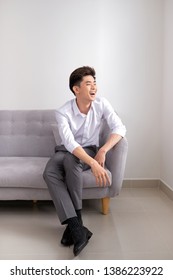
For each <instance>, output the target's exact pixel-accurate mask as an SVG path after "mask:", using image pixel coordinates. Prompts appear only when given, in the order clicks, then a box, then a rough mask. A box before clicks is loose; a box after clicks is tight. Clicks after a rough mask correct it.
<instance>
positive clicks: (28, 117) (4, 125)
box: [0, 110, 55, 157]
mask: <svg viewBox="0 0 173 280" xmlns="http://www.w3.org/2000/svg"><path fill="white" fill-rule="evenodd" d="M53 122H55V113H54V110H1V111H0V156H38V157H39V156H41V157H47V156H51V155H52V154H53V153H54V147H55V140H54V136H53V132H52V128H51V123H53Z"/></svg>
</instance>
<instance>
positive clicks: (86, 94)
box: [44, 66, 126, 256]
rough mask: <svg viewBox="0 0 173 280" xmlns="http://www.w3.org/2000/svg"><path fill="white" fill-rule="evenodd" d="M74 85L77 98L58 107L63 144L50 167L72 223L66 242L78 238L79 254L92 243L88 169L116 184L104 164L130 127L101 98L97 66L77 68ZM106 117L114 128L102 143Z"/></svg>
mask: <svg viewBox="0 0 173 280" xmlns="http://www.w3.org/2000/svg"><path fill="white" fill-rule="evenodd" d="M69 86H70V89H71V91H72V92H73V94H74V95H75V98H74V99H72V100H70V101H68V102H67V103H65V104H64V105H63V106H62V107H61V108H60V109H59V110H57V111H56V112H55V114H56V120H57V123H58V128H59V134H60V136H61V140H62V145H61V146H58V147H56V153H55V155H54V156H53V157H52V158H51V159H50V160H49V162H48V163H47V166H46V168H45V171H44V179H45V181H46V183H47V185H48V189H49V191H50V194H51V197H52V199H53V202H54V205H55V208H56V211H57V214H58V217H59V219H60V222H61V224H67V227H66V229H65V231H64V233H63V236H62V239H61V243H62V244H63V245H65V246H70V245H72V244H74V248H73V253H74V255H75V256H77V255H78V254H79V253H80V252H81V251H82V249H83V248H84V247H85V246H86V245H87V243H88V241H89V239H90V238H91V236H92V233H91V232H90V231H89V230H88V229H87V228H86V227H84V225H83V221H82V215H81V210H82V171H83V170H84V169H88V168H91V171H92V173H93V176H94V177H95V180H96V184H97V185H98V186H102V187H104V186H105V185H106V184H107V185H109V184H110V179H109V176H108V173H107V172H106V170H105V169H104V163H105V158H106V153H107V152H108V151H109V150H110V149H111V148H112V147H113V146H114V145H116V144H117V143H118V142H119V141H120V140H121V138H122V137H124V136H125V133H126V128H125V126H124V125H123V124H122V122H121V120H120V118H119V117H118V116H117V114H116V113H115V111H114V109H113V108H112V107H111V105H110V104H109V102H108V101H107V100H106V99H105V98H101V97H100V98H99V97H97V98H96V93H97V86H96V78H95V70H94V69H93V68H91V67H88V66H84V67H80V68H78V69H76V70H74V71H73V72H72V74H71V75H70V79H69ZM104 119H106V121H107V123H108V125H109V127H110V130H111V134H110V136H109V138H108V140H107V142H106V143H105V144H104V145H103V146H102V147H99V129H100V126H101V123H102V121H103V120H104Z"/></svg>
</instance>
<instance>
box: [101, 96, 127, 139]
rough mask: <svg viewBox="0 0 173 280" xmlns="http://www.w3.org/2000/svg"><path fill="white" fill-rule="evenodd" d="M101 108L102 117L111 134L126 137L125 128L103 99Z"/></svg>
mask: <svg viewBox="0 0 173 280" xmlns="http://www.w3.org/2000/svg"><path fill="white" fill-rule="evenodd" d="M103 106H104V110H103V117H104V119H105V120H106V121H107V124H108V126H109V128H110V130H111V134H118V135H120V136H122V137H124V136H125V135H126V127H125V125H124V124H123V123H122V121H121V119H120V117H119V116H118V115H117V113H116V112H115V110H114V109H113V107H112V106H111V104H110V103H109V102H108V101H107V100H106V99H105V98H104V99H103Z"/></svg>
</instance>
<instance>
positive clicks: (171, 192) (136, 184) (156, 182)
mask: <svg viewBox="0 0 173 280" xmlns="http://www.w3.org/2000/svg"><path fill="white" fill-rule="evenodd" d="M123 188H159V189H161V190H162V191H163V192H164V193H165V194H166V195H167V196H169V198H170V199H171V200H173V189H171V188H170V187H169V186H168V185H167V184H166V183H165V182H164V181H162V180H160V179H124V181H123Z"/></svg>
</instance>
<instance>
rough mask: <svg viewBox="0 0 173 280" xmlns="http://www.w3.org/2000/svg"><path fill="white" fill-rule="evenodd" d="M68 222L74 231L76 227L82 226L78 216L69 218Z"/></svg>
mask: <svg viewBox="0 0 173 280" xmlns="http://www.w3.org/2000/svg"><path fill="white" fill-rule="evenodd" d="M67 224H68V226H69V228H70V230H71V231H73V230H74V229H76V228H80V227H81V224H80V222H79V219H78V217H73V218H69V219H68V220H67Z"/></svg>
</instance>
